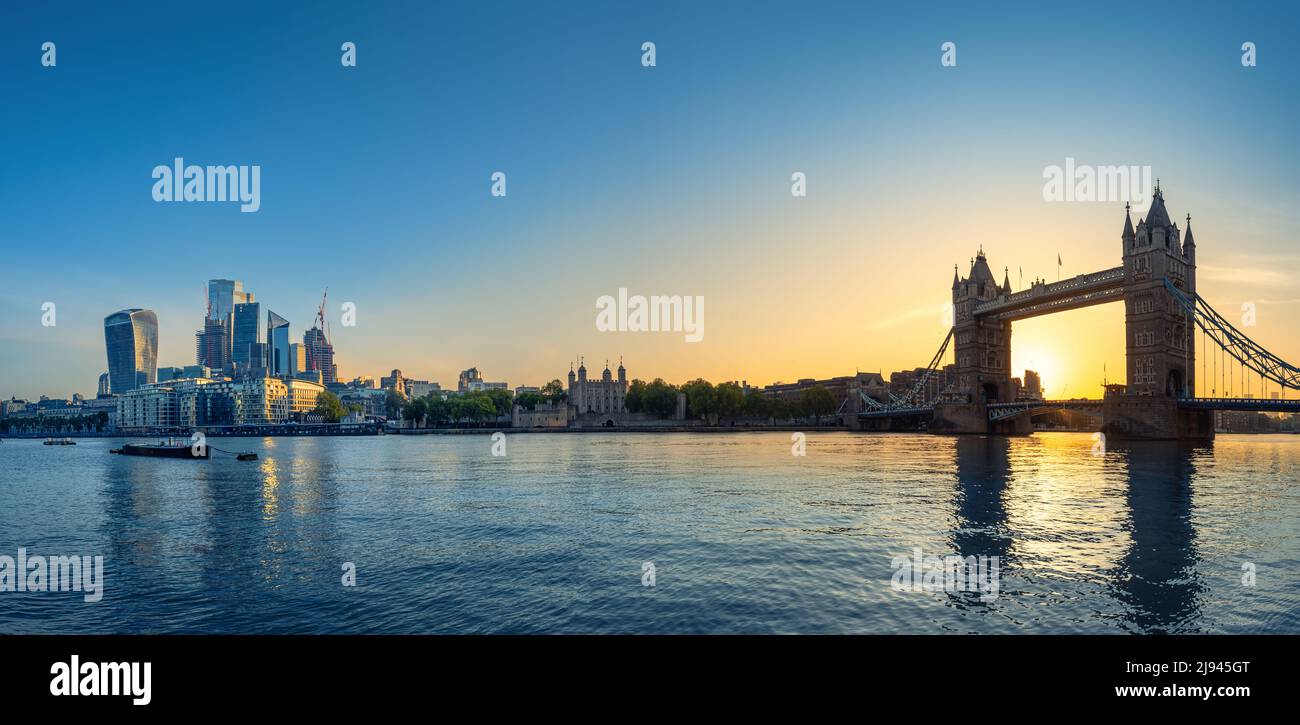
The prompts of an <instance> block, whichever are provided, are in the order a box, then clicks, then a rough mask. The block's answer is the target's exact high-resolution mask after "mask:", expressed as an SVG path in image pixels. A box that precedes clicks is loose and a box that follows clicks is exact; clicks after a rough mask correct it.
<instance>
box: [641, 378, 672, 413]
mask: <svg viewBox="0 0 1300 725" xmlns="http://www.w3.org/2000/svg"><path fill="white" fill-rule="evenodd" d="M642 408H643V409H644V410H645V412H647V413H650V414H651V415H656V416H659V417H660V418H667V417H668V416H670V415H672V414H674V413H676V412H677V388H676V387H674V386H672V385H669V384H668V383H665V382H664V379H663V378H655V379H654V380H653V381H651V383H650V384H649V385H647V386H646V389H645V393H644V400H643V402H642Z"/></svg>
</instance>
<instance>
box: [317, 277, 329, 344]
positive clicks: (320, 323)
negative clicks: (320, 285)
mask: <svg viewBox="0 0 1300 725" xmlns="http://www.w3.org/2000/svg"><path fill="white" fill-rule="evenodd" d="M329 296H330V288H329V287H326V288H325V294H323V295H321V298H320V307H317V308H316V327H318V328H320V331H321V332H323V333H324V334H325V342H329V341H330V330H329V323H328V322H326V321H325V302H326V300H328V299H329Z"/></svg>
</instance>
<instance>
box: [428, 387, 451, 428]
mask: <svg viewBox="0 0 1300 725" xmlns="http://www.w3.org/2000/svg"><path fill="white" fill-rule="evenodd" d="M424 409H425V413H426V415H427V419H428V421H429V424H430V425H431V426H432V427H434V428H436V427H438V426H439V425H440V424H442V423H444V422H447V421H450V420H451V416H452V409H451V402H450V401H448V400H447V399H446V398H444V397H442V396H441V395H434V394H433V393H430V394H429V395H427V396H425V398H424Z"/></svg>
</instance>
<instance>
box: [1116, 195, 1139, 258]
mask: <svg viewBox="0 0 1300 725" xmlns="http://www.w3.org/2000/svg"><path fill="white" fill-rule="evenodd" d="M1120 239H1122V240H1124V252H1123V254H1128V251H1129V250H1130V249H1132V248H1133V247H1134V246H1136V245H1137V233H1136V232H1134V231H1133V217H1131V216H1129V205H1128V204H1127V203H1126V204H1124V232H1123V233H1122V234H1121V235H1120Z"/></svg>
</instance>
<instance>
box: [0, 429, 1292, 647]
mask: <svg viewBox="0 0 1300 725" xmlns="http://www.w3.org/2000/svg"><path fill="white" fill-rule="evenodd" d="M508 436H509V438H508V440H509V446H508V455H507V456H506V457H504V458H494V457H492V456H491V455H490V453H489V450H490V439H489V438H488V436H487V435H486V434H485V435H481V436H480V435H462V436H441V435H437V436H419V437H413V436H388V437H381V438H277V439H239V440H238V441H237V443H234V444H233V445H221V444H218V446H219V447H222V448H232V447H233V448H239V449H241V450H243V449H252V450H255V451H257V452H258V453H259V457H260V459H259V461H256V462H239V461H235V460H234V459H233V458H232V457H228V456H218V457H216V458H213V459H212V460H210V461H199V462H192V461H171V460H154V459H144V458H130V457H123V456H111V455H108V454H107V449H108V448H110V447H113V446H115V445H116V442H115V441H111V440H94V439H83V440H81V441H79V444H78V445H77V446H75V447H66V448H64V447H44V446H41V445H40V441H25V440H22V441H20V440H7V441H5V442H4V444H3V445H0V467H2V468H3V470H5V471H6V472H7V475H6V477H5V480H4V482H3V484H0V553H3V554H7V555H9V556H16V553H17V549H18V547H25V548H26V549H27V550H28V552H29V554H47V555H61V554H66V555H72V554H86V555H96V554H102V555H104V558H105V590H104V598H103V601H102V602H100V603H97V604H87V603H83V602H82V600H81V598H80V596H79V595H78V594H76V593H70V592H67V593H49V592H46V593H31V592H0V632H393V633H406V632H410V633H415V632H525V633H530V632H756V633H767V632H810V633H811V632H832V633H840V632H843V633H852V632H864V633H865V632H903V633H908V632H1000V633H1016V632H1032V633H1072V632H1095V633H1125V632H1152V633H1154V632H1175V633H1184V632H1234V633H1235V632H1288V633H1296V632H1300V606H1298V604H1297V600H1298V599H1300V587H1297V583H1300V575H1298V574H1297V571H1298V570H1297V566H1296V565H1297V560H1298V559H1300V542H1298V539H1297V535H1296V533H1297V532H1296V528H1297V527H1296V523H1295V522H1296V520H1297V514H1300V496H1297V491H1296V481H1297V478H1298V476H1297V473H1300V438H1297V437H1294V436H1290V437H1288V436H1222V437H1220V438H1219V439H1218V440H1217V441H1215V443H1214V444H1213V445H1212V446H1210V447H1206V448H1189V447H1185V446H1182V445H1179V444H1177V443H1138V444H1131V445H1128V446H1114V445H1112V446H1111V448H1110V449H1109V450H1107V451H1105V452H1104V453H1103V454H1101V455H1094V453H1093V451H1092V440H1091V439H1090V437H1089V436H1087V435H1083V434H1066V433H1047V434H1042V433H1040V434H1036V435H1033V436H1029V437H1016V438H1006V437H983V436H960V437H937V436H926V435H889V434H887V435H864V434H857V433H847V432H845V433H816V432H814V433H810V434H809V435H808V448H807V455H806V456H805V457H796V456H792V455H790V439H789V434H788V433H775V432H761V433H737V434H614V433H611V434H605V433H601V434H546V435H543V434H535V435H526V434H514V435H511V434H508ZM917 548H920V549H922V550H923V551H924V552H925V554H926V555H927V556H928V555H937V556H947V555H958V556H962V557H967V556H975V557H993V556H996V557H998V558H999V560H1000V562H1001V564H1000V568H999V572H1000V580H999V591H998V596H997V597H996V598H993V599H991V600H987V601H986V600H983V599H981V598H980V597H979V596H978V595H977V594H975V593H971V592H953V593H944V592H922V591H917V592H900V591H894V590H893V589H892V588H891V587H890V580H891V576H892V575H893V573H894V569H893V567H892V566H891V561H892V560H893V559H894V558H895V557H899V556H911V555H912V552H913V551H914V550H915V549H917ZM345 562H353V563H355V565H356V572H357V586H356V587H344V586H343V585H342V583H341V577H342V573H343V569H342V567H343V564H344V563H345ZM644 562H654V564H655V568H656V585H655V586H654V587H645V586H642V584H641V573H642V564H643V563H644ZM1243 565H1253V566H1254V569H1255V572H1256V577H1257V579H1256V583H1255V586H1253V587H1250V586H1246V585H1245V584H1243V580H1242V575H1243Z"/></svg>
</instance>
